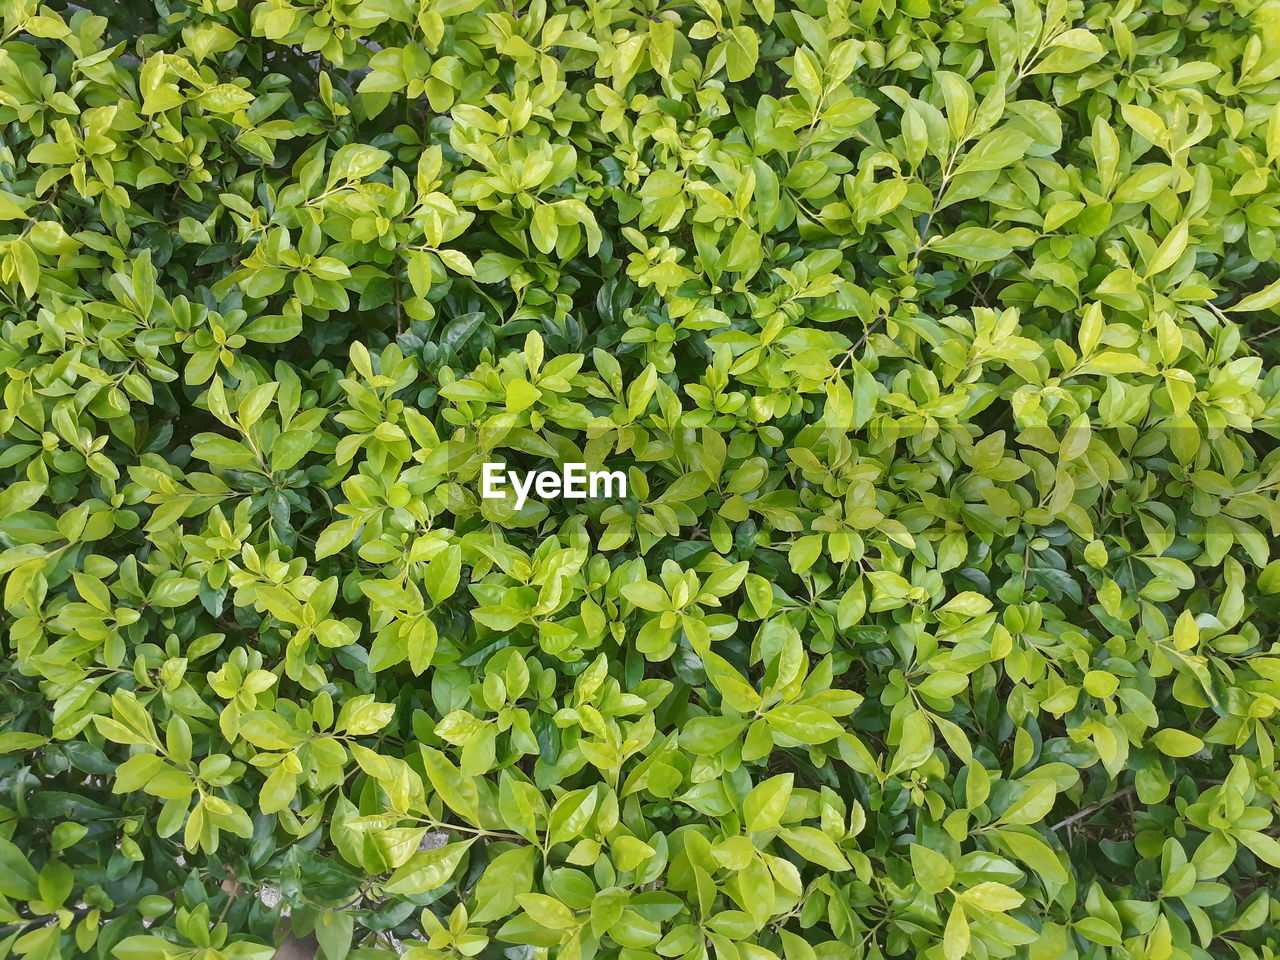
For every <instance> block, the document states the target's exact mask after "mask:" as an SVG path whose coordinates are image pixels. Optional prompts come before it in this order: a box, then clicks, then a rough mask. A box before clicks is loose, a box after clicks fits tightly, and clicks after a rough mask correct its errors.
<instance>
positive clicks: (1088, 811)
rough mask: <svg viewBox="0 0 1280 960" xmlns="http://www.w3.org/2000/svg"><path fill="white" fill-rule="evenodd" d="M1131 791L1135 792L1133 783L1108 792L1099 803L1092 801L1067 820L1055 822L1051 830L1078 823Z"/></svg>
mask: <svg viewBox="0 0 1280 960" xmlns="http://www.w3.org/2000/svg"><path fill="white" fill-rule="evenodd" d="M1131 793H1133V786H1132V785H1130V786H1127V787H1121V788H1120V789H1119V790H1116V791H1115V792H1114V793H1109V794H1107V795H1106V796H1105V797H1103V798H1102V799H1101V800H1099V801H1098V802H1097V803H1091V804H1089V806H1087V807H1085V808H1084V809H1083V810H1079V811H1077V812H1075V813H1073V814H1072V815H1071V816H1069V817H1067V818H1066V819H1065V820H1060V821H1058V822H1057V823H1055V824H1054V825H1053V826H1052V827H1050V828H1049V829H1050V830H1061V829H1062V828H1063V827H1069V826H1071V825H1072V824H1073V823H1076V822H1078V821H1080V820H1083V819H1084V818H1085V817H1088V816H1090V815H1092V814H1094V813H1097V812H1098V811H1099V810H1101V809H1102V808H1103V807H1105V806H1108V805H1109V804H1112V803H1114V802H1115V801H1117V800H1119V799H1120V798H1121V797H1127V796H1128V795H1129V794H1131Z"/></svg>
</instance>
